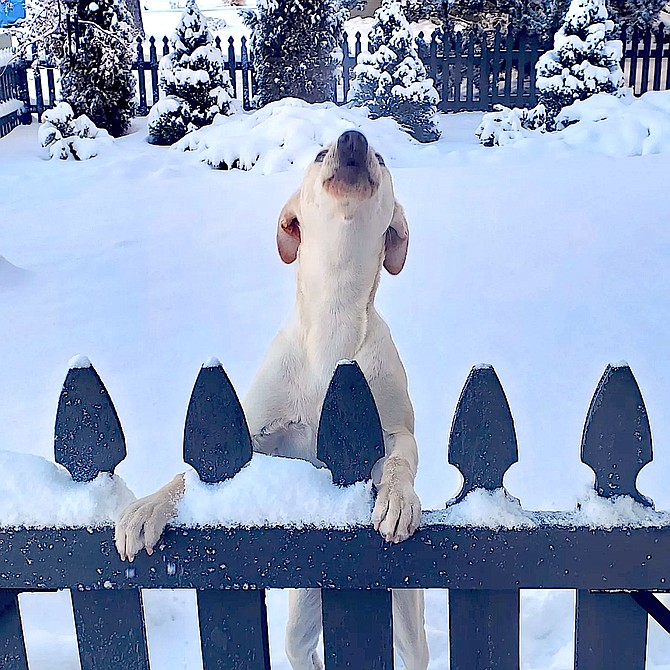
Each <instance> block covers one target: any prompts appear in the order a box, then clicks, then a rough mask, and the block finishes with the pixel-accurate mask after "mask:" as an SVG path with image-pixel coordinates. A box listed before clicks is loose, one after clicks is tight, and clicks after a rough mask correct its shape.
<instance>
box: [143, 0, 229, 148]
mask: <svg viewBox="0 0 670 670" xmlns="http://www.w3.org/2000/svg"><path fill="white" fill-rule="evenodd" d="M171 43H172V50H171V52H170V53H169V54H167V55H166V56H163V58H161V61H160V64H159V69H158V72H159V77H160V85H161V88H162V89H163V92H164V93H165V96H166V97H164V98H163V99H162V100H159V101H158V102H157V103H156V104H155V105H154V106H153V107H152V108H151V111H150V112H149V121H148V129H149V142H151V143H152V144H173V143H174V142H176V141H177V140H179V139H181V138H182V137H184V135H186V133H188V132H190V131H191V130H197V129H198V128H202V127H203V126H206V125H209V124H210V123H212V121H213V120H214V117H215V116H216V115H217V114H228V113H229V111H230V103H231V100H232V92H233V91H232V87H231V85H230V78H229V77H228V73H227V72H226V71H225V69H224V61H223V55H222V53H221V50H220V49H217V48H216V46H215V44H214V39H213V37H212V34H211V33H210V32H209V30H208V29H207V19H206V18H205V17H204V16H203V15H202V14H201V13H200V10H199V9H198V5H197V4H196V2H195V0H188V2H187V3H186V9H185V11H184V13H183V14H182V16H181V20H180V21H179V25H178V26H177V30H176V31H175V33H174V34H173V35H172V40H171Z"/></svg>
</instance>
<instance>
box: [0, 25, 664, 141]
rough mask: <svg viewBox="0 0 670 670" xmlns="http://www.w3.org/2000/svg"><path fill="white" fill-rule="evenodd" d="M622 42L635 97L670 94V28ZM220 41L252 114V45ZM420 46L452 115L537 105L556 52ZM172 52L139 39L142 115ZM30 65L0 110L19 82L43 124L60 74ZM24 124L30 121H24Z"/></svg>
mask: <svg viewBox="0 0 670 670" xmlns="http://www.w3.org/2000/svg"><path fill="white" fill-rule="evenodd" d="M619 37H620V39H621V40H622V42H623V47H624V48H623V58H622V62H621V66H622V69H623V70H624V74H625V81H626V84H627V85H628V86H630V87H631V88H632V89H633V91H634V93H635V94H636V95H642V94H644V93H646V92H647V91H662V90H670V29H668V27H666V26H664V25H663V24H660V25H659V26H658V28H656V29H654V30H651V29H648V30H644V31H642V30H637V29H636V30H630V29H627V28H626V27H622V28H621V30H620V35H619ZM215 42H216V46H217V48H219V49H221V50H222V53H223V56H224V62H225V69H226V71H227V72H228V74H229V76H230V80H231V84H232V87H233V91H234V97H236V98H237V99H239V100H241V101H242V105H243V107H244V109H246V110H249V109H251V108H252V104H253V97H254V95H255V92H256V91H255V81H254V65H253V60H252V58H251V54H250V51H249V47H248V43H247V39H246V38H245V37H242V38H241V39H240V40H239V42H236V40H235V39H234V38H233V37H229V38H228V39H227V40H225V39H224V40H223V41H222V40H221V38H220V37H216V40H215ZM416 46H417V51H418V54H419V57H420V58H421V60H422V61H423V63H424V65H425V67H426V71H427V74H428V76H429V77H430V78H431V79H433V81H434V84H435V88H436V90H437V92H438V95H439V103H438V108H439V109H440V110H442V111H445V112H458V111H465V110H469V111H489V110H491V109H492V108H493V106H494V105H496V104H503V105H506V106H516V107H529V106H532V105H534V104H536V102H537V91H536V88H535V66H536V64H537V61H538V60H539V58H540V56H541V55H542V54H543V53H545V52H546V51H547V50H548V49H550V48H551V47H552V45H551V44H550V43H546V42H545V43H542V42H541V41H540V40H539V39H538V38H537V36H534V35H528V34H526V33H525V32H523V31H521V32H514V31H513V30H511V29H510V30H508V31H507V32H502V31H501V30H500V29H499V28H498V29H496V30H489V31H483V30H481V31H472V32H468V33H451V32H446V33H445V32H443V31H441V30H436V31H434V32H433V33H432V35H430V36H429V38H428V39H426V36H425V35H424V33H423V32H421V33H419V34H418V36H417V38H416ZM362 50H363V44H362V35H361V33H360V32H357V33H356V34H355V35H353V36H350V35H348V34H347V33H345V34H344V39H343V42H342V64H341V67H340V68H339V70H338V74H337V80H336V85H335V86H334V87H333V90H334V91H335V99H334V102H337V104H340V105H342V104H345V103H346V101H347V96H348V94H349V89H350V87H351V80H352V78H353V68H354V67H355V65H356V59H357V58H358V56H359V54H360V53H361V51H362ZM159 51H160V53H159ZM169 51H170V43H169V40H168V38H167V37H163V38H160V39H158V38H155V37H149V38H148V39H146V40H144V41H143V40H142V38H139V37H138V38H137V44H136V45H135V59H134V62H133V70H134V71H135V73H136V77H137V96H136V98H137V113H138V115H139V116H144V115H146V114H147V113H148V111H149V109H150V108H151V106H152V105H154V104H155V103H156V102H157V101H158V100H159V99H160V97H161V95H162V92H161V90H160V82H159V75H158V65H159V62H160V58H161V57H162V56H164V55H166V54H168V53H169ZM30 61H31V63H32V67H27V64H26V63H22V65H21V66H20V67H19V68H18V69H17V68H15V70H16V71H17V72H18V74H15V75H8V78H7V79H6V80H5V79H4V76H5V75H0V104H1V103H2V102H4V101H5V100H7V99H10V98H11V97H12V95H16V93H15V92H14V93H12V94H11V95H10V94H9V93H8V92H7V90H6V83H3V82H6V81H9V77H11V76H16V77H18V78H19V79H20V80H21V84H20V87H21V96H22V97H20V98H19V99H20V100H22V101H24V102H26V103H29V105H30V111H31V112H33V113H37V115H38V119H41V115H42V113H43V112H44V110H45V109H49V108H51V107H53V106H55V104H56V100H57V99H58V95H59V92H58V71H57V69H55V68H54V67H52V66H50V65H48V64H47V63H46V61H45V59H44V58H40V57H38V54H37V53H36V52H35V51H34V50H33V53H32V55H31V57H30ZM23 70H26V73H23ZM0 72H2V68H0ZM24 80H25V82H24ZM3 86H4V88H3ZM2 118H3V117H0V133H2V129H3V127H8V128H9V130H11V128H13V127H14V125H11V124H16V123H17V120H16V117H13V118H12V120H6V121H4V122H3V120H2ZM23 122H26V120H25V118H24V121H23ZM10 125H11V127H10ZM9 130H6V131H5V133H6V132H9Z"/></svg>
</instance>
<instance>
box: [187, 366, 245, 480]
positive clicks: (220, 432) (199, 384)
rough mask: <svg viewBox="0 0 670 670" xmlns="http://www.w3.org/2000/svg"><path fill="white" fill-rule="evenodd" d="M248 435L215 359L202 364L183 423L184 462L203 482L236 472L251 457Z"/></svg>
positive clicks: (233, 392)
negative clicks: (184, 423)
mask: <svg viewBox="0 0 670 670" xmlns="http://www.w3.org/2000/svg"><path fill="white" fill-rule="evenodd" d="M251 454H252V449H251V436H250V435H249V428H248V426H247V420H246V418H245V416H244V412H243V410H242V406H241V405H240V401H239V400H238V398H237V394H236V393H235V389H234V388H233V386H232V384H231V383H230V380H229V379H228V376H227V375H226V373H225V372H224V370H223V367H222V365H221V363H219V361H217V360H216V359H212V361H210V362H209V363H207V364H205V365H203V367H202V368H201V369H200V373H199V374H198V378H197V379H196V381H195V385H194V387H193V392H192V393H191V400H190V402H189V405H188V411H187V412H186V425H185V426H184V461H185V462H186V463H188V464H189V465H192V466H193V467H194V468H195V470H196V471H197V473H198V475H199V477H200V479H201V480H202V481H203V482H206V483H208V484H212V483H215V482H221V481H224V480H225V479H229V478H230V477H233V476H234V475H236V474H237V473H238V472H239V471H240V470H241V469H242V468H243V467H244V466H245V465H246V464H247V463H248V462H249V461H250V460H251Z"/></svg>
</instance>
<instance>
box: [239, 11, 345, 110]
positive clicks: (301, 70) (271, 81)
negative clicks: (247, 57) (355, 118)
mask: <svg viewBox="0 0 670 670" xmlns="http://www.w3.org/2000/svg"><path fill="white" fill-rule="evenodd" d="M345 14H346V11H345V10H343V9H342V7H341V6H340V2H339V0H258V4H257V7H256V12H255V13H254V12H246V13H245V23H246V25H247V26H248V27H249V28H251V52H252V55H253V59H254V68H255V75H256V97H255V103H256V104H257V105H258V106H259V107H262V106H263V105H267V104H268V103H269V102H274V101H276V100H281V99H282V98H288V97H292V98H301V99H302V100H305V101H307V102H325V101H326V100H333V99H334V96H335V70H336V68H337V66H338V65H339V62H340V54H339V48H340V43H341V41H342V26H343V22H344V17H345Z"/></svg>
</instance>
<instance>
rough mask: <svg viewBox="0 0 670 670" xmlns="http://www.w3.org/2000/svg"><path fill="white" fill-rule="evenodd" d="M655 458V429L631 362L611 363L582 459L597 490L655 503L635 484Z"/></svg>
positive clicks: (596, 398)
mask: <svg viewBox="0 0 670 670" xmlns="http://www.w3.org/2000/svg"><path fill="white" fill-rule="evenodd" d="M651 460H652V448H651V428H650V427H649V419H648V418H647V409H646V407H645V405H644V400H643V399H642V394H641V393H640V389H639V387H638V385H637V382H636V381H635V377H634V376H633V373H632V372H631V369H630V367H628V365H620V366H617V367H612V366H611V365H608V366H607V369H606V370H605V372H604V374H603V376H602V378H601V379H600V383H599V384H598V388H597V389H596V392H595V394H594V396H593V399H592V400H591V406H590V407H589V411H588V414H587V415H586V422H585V424H584V432H583V435H582V461H583V462H584V463H586V465H588V466H589V467H590V468H591V469H592V470H593V471H594V472H595V474H596V481H595V489H596V491H597V493H598V495H600V496H603V497H604V498H611V497H613V496H623V495H628V496H631V497H632V498H633V499H634V500H636V501H637V502H639V503H642V504H643V505H647V506H652V505H653V503H652V501H651V500H650V499H649V498H647V497H645V496H643V495H642V494H641V493H640V492H639V491H638V490H637V488H636V486H635V481H636V479H637V476H638V474H639V472H640V470H642V468H643V467H644V466H645V465H646V464H647V463H650V462H651Z"/></svg>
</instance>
